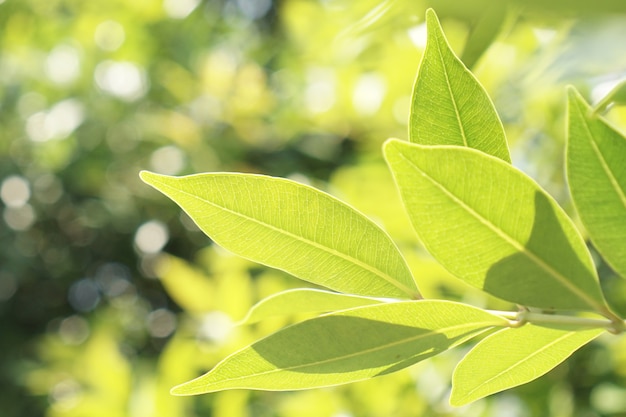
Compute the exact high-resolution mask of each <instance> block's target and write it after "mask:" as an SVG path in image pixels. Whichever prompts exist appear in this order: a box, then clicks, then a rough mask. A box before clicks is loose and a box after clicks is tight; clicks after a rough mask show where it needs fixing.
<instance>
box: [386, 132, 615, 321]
mask: <svg viewBox="0 0 626 417" xmlns="http://www.w3.org/2000/svg"><path fill="white" fill-rule="evenodd" d="M384 151H385V158H386V160H387V163H388V164H389V166H390V168H391V171H392V173H393V175H394V178H395V181H396V184H397V185H398V188H399V190H400V195H401V196H402V200H403V202H404V205H405V207H406V209H407V212H408V214H409V217H410V218H411V222H412V223H413V227H414V228H415V230H416V231H417V234H418V236H419V237H420V238H421V240H422V242H423V243H424V245H425V246H426V248H427V249H428V251H429V252H430V253H431V254H432V255H433V256H434V257H435V259H437V260H438V261H439V262H440V263H441V264H442V265H443V266H444V267H445V268H447V269H448V270H449V271H450V272H452V273H453V274H454V275H456V276H457V277H459V278H460V279H462V280H464V281H466V282H467V283H469V284H471V285H473V286H475V287H477V288H480V289H483V290H484V291H486V292H488V293H490V294H493V295H495V296H496V297H500V298H503V299H505V300H508V301H512V302H515V303H519V304H523V305H528V306H535V307H541V308H555V309H565V310H567V309H584V310H596V311H600V312H603V313H604V312H607V311H608V308H607V307H606V305H605V302H604V298H603V297H602V294H601V292H600V287H599V284H598V278H597V276H596V272H595V268H594V264H593V262H592V260H591V256H590V254H589V252H588V251H587V248H586V246H585V242H584V241H583V239H582V238H581V236H580V235H579V233H578V231H577V230H576V228H575V226H574V224H573V223H572V221H571V220H570V219H569V218H568V217H567V215H566V214H565V212H564V211H563V210H562V209H561V208H560V207H559V206H558V204H557V203H556V202H555V201H554V199H552V198H551V197H550V196H549V195H548V194H547V193H546V192H545V191H543V190H542V189H541V188H540V187H539V185H537V184H536V183H535V182H534V181H533V180H532V179H530V178H529V177H528V176H526V175H525V174H524V173H522V172H521V171H519V170H517V169H516V168H514V167H512V166H511V165H509V164H507V163H505V162H503V161H502V160H500V159H498V158H495V157H493V156H490V155H486V154H484V153H482V152H480V151H477V150H475V149H470V148H465V147H458V146H422V145H417V144H411V143H407V142H403V141H399V140H389V141H387V143H386V144H385V147H384Z"/></svg>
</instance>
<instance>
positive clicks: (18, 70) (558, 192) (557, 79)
mask: <svg viewBox="0 0 626 417" xmlns="http://www.w3.org/2000/svg"><path fill="white" fill-rule="evenodd" d="M427 7H434V8H435V10H436V11H437V12H438V14H439V15H440V18H441V19H442V24H443V26H444V30H445V31H446V34H447V35H448V37H449V40H450V43H451V44H452V46H453V48H454V49H455V50H456V51H457V52H458V53H459V55H461V56H462V58H463V60H464V61H465V62H466V64H467V65H468V66H470V67H471V68H472V70H473V71H474V72H475V73H476V75H477V76H478V78H479V79H480V80H481V82H482V83H483V84H484V85H485V87H486V88H487V90H488V91H489V93H490V95H491V96H492V97H493V99H494V102H495V105H496V107H497V109H498V111H499V113H500V115H501V117H502V119H503V121H504V124H505V129H506V132H507V135H508V140H509V143H510V146H511V148H512V153H513V159H514V163H515V164H516V165H517V166H518V167H521V168H522V169H523V170H525V171H526V172H527V173H529V174H530V175H531V176H533V177H534V178H536V179H537V180H538V181H539V182H540V183H541V184H542V185H544V186H545V187H546V188H547V189H548V190H549V191H550V193H552V194H553V195H554V196H555V197H556V198H557V199H558V200H559V201H560V202H561V203H562V204H563V206H564V207H565V208H566V209H567V210H569V211H570V213H571V204H570V202H569V199H568V196H567V192H566V188H565V187H564V183H563V163H562V160H563V140H564V134H565V133H564V129H565V123H564V114H565V93H564V86H565V85H567V84H574V85H576V86H577V87H578V88H579V89H580V90H581V91H583V93H584V94H585V95H586V97H587V98H588V99H589V100H590V101H592V102H596V101H598V100H600V99H601V98H602V97H603V96H604V95H605V94H606V93H607V92H608V91H609V90H610V89H611V88H612V87H613V86H615V85H616V84H617V83H619V82H620V81H621V80H623V79H624V78H626V3H624V2H623V1H617V0H615V1H612V0H596V1H593V2H586V1H585V2H583V1H578V0H576V1H574V0H571V1H550V0H544V1H522V0H519V1H514V0H509V1H501V2H492V1H488V0H468V1H464V2H458V1H453V0H431V1H425V0H422V1H409V0H364V1H359V2H354V1H349V0H317V1H316V0H133V1H122V0H106V1H104V0H90V1H80V0H0V211H1V217H0V387H2V388H1V389H0V415H2V416H3V417H24V416H28V417H30V416H33V417H37V416H48V417H97V416H106V417H118V416H119V417H151V416H154V417H156V416H163V417H177V416H186V417H193V416H198V417H201V416H216V417H244V416H245V417H257V416H258V417H270V416H272V417H273V416H277V417H279V416H280V417H307V416H311V417H325V416H328V417H361V416H363V417H370V416H371V417H383V416H394V417H396V416H398V417H401V416H420V415H429V416H467V415H471V416H498V417H502V416H544V415H545V416H548V415H550V416H563V417H565V416H581V417H582V416H584V417H593V416H626V341H625V340H624V338H614V337H607V338H603V339H600V340H599V341H598V342H594V343H593V344H592V345H590V346H587V347H585V348H584V349H582V350H581V351H579V352H578V353H576V354H575V355H574V357H573V358H572V359H571V360H570V361H568V362H567V363H566V364H563V365H561V366H559V367H558V368H557V369H555V370H554V371H553V372H551V373H550V374H548V375H547V376H545V377H543V378H541V379H539V380H538V381H535V382H533V383H531V384H528V385H526V386H523V387H519V388H516V389H513V390H510V391H508V392H506V393H502V394H499V395H495V396H493V397H490V398H488V399H485V400H481V401H479V402H477V403H474V404H472V405H469V406H466V407H463V408H452V407H450V406H449V405H448V398H447V395H448V392H449V388H450V375H451V372H452V369H453V367H454V365H455V364H456V362H457V361H458V360H459V358H460V357H461V356H462V354H463V352H464V348H460V349H457V350H455V351H452V352H448V353H446V354H444V355H441V356H439V357H436V358H434V359H431V360H429V361H427V362H424V363H420V364H417V365H415V366H413V367H412V368H410V369H408V370H405V371H402V372H399V373H396V374H393V375H388V376H385V377H381V378H378V379H374V380H371V381H366V382H361V383H355V384H352V385H348V386H344V387H336V388H328V389H317V390H311V391H302V392H286V393H279V392H248V391H229V392H223V393H218V394H212V395H205V396H199V397H189V398H176V397H172V396H170V395H169V389H170V388H171V387H172V386H173V385H176V384H178V383H181V382H184V381H185V380H188V379H191V378H193V377H195V376H197V375H199V374H200V373H202V372H204V371H207V370H208V369H210V368H211V367H212V366H214V365H215V363H217V361H219V360H220V359H222V358H224V357H225V356H226V355H228V354H229V353H232V352H233V351H234V350H236V349H238V348H240V347H243V346H244V345H246V344H248V343H250V342H251V341H253V340H255V339H257V338H259V337H261V336H263V335H266V334H268V333H270V332H272V331H275V330H276V329H278V328H280V327H282V326H284V325H286V324H288V323H290V322H292V321H293V320H297V319H300V318H293V317H284V318H276V319H271V320H267V321H264V322H262V323H258V324H256V325H252V326H247V327H246V326H234V324H235V323H236V322H237V321H238V320H240V319H241V318H242V317H243V316H244V315H245V313H246V311H247V310H248V308H249V307H250V306H251V305H252V304H253V303H255V302H256V301H258V300H259V299H261V298H263V297H265V296H268V295H271V294H274V293H276V292H278V291H281V290H284V289H288V288H293V287H298V286H306V285H307V284H306V283H303V282H299V281H298V280H296V279H295V278H292V277H290V276H287V275H285V274H283V273H281V272H278V271H273V270H269V269H266V268H263V267H261V266H259V265H256V264H253V263H250V262H248V261H245V260H242V259H240V258H238V257H236V256H233V255H231V254H229V253H227V252H225V251H224V250H222V249H220V248H218V247H216V246H215V245H213V244H212V243H211V241H210V240H209V239H208V238H207V237H205V236H204V235H203V234H202V233H200V232H199V231H198V230H197V228H196V227H195V226H194V224H193V222H191V221H190V219H188V218H187V217H185V215H184V214H182V213H181V211H180V210H179V209H178V208H177V207H176V206H175V205H174V204H173V203H172V202H170V201H169V200H167V199H166V198H165V197H163V196H161V195H159V194H158V193H156V192H155V191H153V190H152V189H150V188H149V187H147V186H145V185H143V184H142V183H141V182H140V181H139V178H138V172H139V171H140V170H142V169H149V170H153V171H156V172H160V173H163V174H171V175H183V174H191V173H197V172H206V171H242V172H257V173H264V174H270V175H276V176H281V177H288V178H292V179H295V180H298V181H302V182H306V183H309V184H312V185H314V186H316V187H319V188H320V189H323V190H326V191H328V192H330V193H332V194H334V195H336V196H338V197H340V198H342V199H344V200H345V201H348V202H350V203H351V204H353V205H354V206H356V207H357V208H359V209H360V210H361V211H363V212H365V213H366V214H368V215H369V216H371V217H372V218H373V219H375V220H376V221H377V222H379V223H380V224H382V225H383V226H384V227H385V228H386V229H387V230H388V231H389V232H390V234H391V235H392V237H393V238H394V239H395V240H396V241H397V242H398V244H399V246H400V247H401V249H402V251H403V252H404V253H405V254H406V256H407V258H408V259H409V261H410V264H411V267H412V269H413V271H414V273H415V275H416V276H417V277H418V280H419V284H420V287H421V289H422V291H423V293H424V294H425V295H427V296H429V297H439V298H447V299H452V300H462V301H465V302H468V303H472V304H475V305H478V306H486V307H492V308H508V307H510V306H508V305H506V304H505V303H502V302H500V301H497V300H494V299H490V298H487V297H485V296H484V295H483V294H480V293H479V292H477V291H474V290H471V289H469V288H468V287H466V286H464V285H463V284H461V283H459V282H458V281H456V280H455V279H454V278H452V277H450V276H448V275H447V274H446V272H445V271H443V270H442V269H441V268H440V267H438V266H437V264H436V263H435V262H433V261H432V260H431V259H430V258H429V257H428V255H427V254H426V253H425V252H424V251H423V250H422V249H421V248H420V246H419V243H418V241H417V239H416V238H415V236H414V235H413V233H412V232H411V229H410V226H409V224H408V222H407V219H406V217H405V215H404V213H403V211H402V208H401V206H400V204H399V200H398V198H397V196H396V193H395V190H394V188H393V184H392V183H391V179H390V176H389V174H388V173H387V170H386V168H385V165H384V163H383V162H382V158H381V155H380V145H381V144H382V142H383V141H384V140H385V139H386V138H388V137H398V138H406V135H407V133H406V132H407V116H408V107H409V100H410V93H411V88H412V84H413V80H414V77H415V74H416V70H417V68H418V65H419V61H420V58H421V55H422V52H423V50H424V46H425V34H426V33H425V25H424V22H423V19H424V12H425V10H426V8H427ZM606 116H607V117H608V118H610V119H611V120H612V121H613V122H614V123H615V124H616V126H618V127H620V126H621V127H622V129H624V128H626V113H625V110H624V108H622V107H620V106H614V107H613V108H611V109H610V110H609V111H608V113H607V114H606ZM625 163H626V161H625ZM572 215H574V216H575V213H572ZM597 260H598V266H599V269H600V273H601V277H602V285H603V286H604V288H605V289H606V291H607V294H608V296H609V298H610V299H611V302H612V303H613V304H614V306H615V308H616V309H617V310H619V311H621V312H622V313H624V312H626V288H625V286H624V283H623V280H621V279H620V278H617V277H616V276H615V275H614V274H613V273H612V271H611V270H610V269H609V268H608V267H606V265H604V264H603V263H602V260H601V259H599V258H598V259H597ZM465 349H466V348H465ZM502 354H506V353H505V352H503V353H502Z"/></svg>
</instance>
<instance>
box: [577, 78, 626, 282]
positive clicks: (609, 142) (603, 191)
mask: <svg viewBox="0 0 626 417" xmlns="http://www.w3.org/2000/svg"><path fill="white" fill-rule="evenodd" d="M567 178H568V182H569V187H570V190H571V194H572V199H573V200H574V204H575V206H576V209H577V211H578V214H579V215H580V219H581V220H582V222H583V224H584V225H585V228H586V229H587V232H588V233H589V236H590V237H591V240H592V241H593V243H594V245H595V247H596V248H597V249H598V251H599V252H600V253H601V254H602V256H603V257H604V259H605V260H606V261H607V262H608V264H609V265H611V267H613V269H615V271H616V272H617V273H618V274H620V275H621V276H623V277H625V278H626V138H624V136H623V135H622V134H620V133H619V132H618V131H616V130H615V129H614V128H613V127H611V126H610V125H609V124H608V123H607V122H606V121H605V120H603V119H602V118H601V117H600V116H596V115H593V114H592V113H591V109H590V107H589V106H588V105H587V103H586V102H585V100H584V99H583V98H582V97H581V96H580V94H578V93H577V92H576V91H575V90H574V89H573V88H572V89H570V90H569V129H568V144H567Z"/></svg>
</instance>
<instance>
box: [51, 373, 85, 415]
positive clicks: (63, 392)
mask: <svg viewBox="0 0 626 417" xmlns="http://www.w3.org/2000/svg"><path fill="white" fill-rule="evenodd" d="M49 397H50V402H51V403H52V408H53V409H54V410H56V412H62V413H63V414H65V412H67V411H69V410H71V409H73V408H75V407H76V406H77V405H78V403H79V402H80V399H81V387H80V385H78V383H77V382H76V381H75V380H73V379H64V380H63V381H61V382H59V383H57V384H55V385H54V386H53V387H52V389H50V394H49Z"/></svg>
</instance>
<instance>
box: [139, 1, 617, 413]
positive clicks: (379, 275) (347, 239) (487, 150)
mask: <svg viewBox="0 0 626 417" xmlns="http://www.w3.org/2000/svg"><path fill="white" fill-rule="evenodd" d="M427 24H428V43H427V48H426V51H425V54H424V57H423V61H422V64H421V66H420V70H419V74H418V77H417V81H416V84H415V88H414V91H413V97H412V107H411V115H410V123H409V124H410V131H409V139H410V142H405V141H400V140H396V139H390V140H388V141H387V142H386V143H385V145H384V148H383V150H384V155H385V159H386V161H387V164H388V166H389V168H390V170H391V172H392V173H393V176H394V179H395V182H396V184H397V187H398V190H399V192H400V195H401V197H402V200H403V203H404V206H405V208H406V211H407V213H408V215H409V217H410V219H411V221H412V224H413V226H414V228H415V230H416V232H417V234H418V236H419V237H420V239H421V241H422V242H423V244H424V246H425V247H426V248H427V250H428V251H429V252H430V253H431V254H432V256H433V257H434V258H435V259H437V260H438V261H439V262H440V263H441V264H442V265H443V266H444V267H445V268H447V269H448V270H449V271H450V272H452V273H453V274H454V275H455V276H457V277H458V278H459V279H461V280H463V281H465V282H467V283H469V284H471V285H472V286H474V287H476V288H479V289H481V290H483V291H485V292H487V293H489V294H491V295H494V296H496V297H499V298H501V299H504V300H507V301H510V302H513V303H517V304H518V305H520V310H519V311H517V312H494V311H486V310H483V309H479V308H477V307H474V306H470V305H467V304H462V303H457V302H452V301H446V300H424V299H421V296H420V294H419V291H418V288H417V284H416V282H415V279H414V277H413V275H412V273H411V271H410V270H409V268H408V266H407V264H406V262H405V260H404V258H403V256H402V255H401V253H400V252H399V250H398V249H397V247H396V246H395V245H394V243H393V242H392V240H391V239H390V237H389V236H388V235H387V234H386V233H385V232H384V231H383V230H382V229H381V228H379V227H378V226H377V225H376V224H374V223H373V222H372V221H370V220H369V219H367V218H366V217H365V216H363V215H362V214H360V213H359V212H357V211H356V210H354V209H353V208H351V207H350V206H348V205H346V204H344V203H342V202H341V201H339V200H337V199H335V198H334V197H331V196H329V195H328V194H325V193H323V192H321V191H318V190H316V189H314V188H311V187H308V186H305V185H302V184H299V183H296V182H293V181H290V180H285V179H280V178H272V177H266V176H260V175H251V174H237V173H211V174H201V175H192V176H187V177H168V176H163V175H158V174H154V173H149V172H142V174H141V177H142V179H143V180H144V181H145V182H146V183H148V184H150V185H152V186H153V187H155V188H156V189H158V190H160V191H161V192H163V193H164V194H165V195H167V196H168V197H170V198H171V199H172V200H174V201H175V202H176V203H177V204H179V205H180V206H181V207H182V208H183V209H184V210H185V211H186V212H187V214H188V215H189V216H190V217H192V218H193V219H194V221H195V222H196V223H197V224H198V226H199V227H200V228H201V229H202V230H203V231H204V232H205V233H206V234H207V235H208V236H210V237H211V238H212V239H213V240H214V241H215V242H217V243H218V244H219V245H221V246H223V247H225V248H227V249H229V250H230V251H232V252H234V253H236V254H238V255H240V256H243V257H246V258H248V259H251V260H253V261H256V262H259V263H262V264H265V265H268V266H271V267H274V268H278V269H281V270H284V271H286V272H288V273H290V274H292V275H294V276H296V277H298V278H301V279H303V280H307V281H309V282H312V283H314V284H317V285H320V286H323V287H326V288H328V289H330V290H333V291H325V290H311V289H301V290H291V291H288V292H284V293H280V294H277V295H275V296H273V297H271V298H269V299H266V300H265V301H262V302H261V303H260V304H258V305H257V306H256V307H255V308H253V310H252V311H251V312H250V314H249V315H248V317H247V319H246V321H247V322H252V321H256V320H261V319H263V318H265V317H267V316H269V315H274V314H286V313H290V312H304V311H307V312H318V313H320V315H319V316H318V317H315V318H313V319H309V320H306V321H303V322H300V323H297V324H295V325H292V326H289V327H286V328H284V329H282V330H279V331H278V332H276V333H274V334H273V335H270V336H268V337H267V338H264V339H262V340H260V341H258V342H256V343H254V344H252V345H250V346H249V347H246V348H244V349H242V350H241V351H239V352H236V353H234V354H233V355H231V356H230V357H228V358H226V359H225V360H224V361H222V362H221V363H220V364H218V365H217V366H216V367H215V368H214V369H212V370H211V371H210V372H208V373H207V374H205V375H203V376H201V377H199V378H197V379H195V380H193V381H190V382H187V383H184V384H182V385H180V386H178V387H175V388H174V389H173V390H172V392H173V393H174V394H179V395H192V394H200V393H207V392H213V391H219V390H224V389H231V388H246V389H264V390H294V389H305V388H314V387H323V386H330V385H337V384H343V383H348V382H352V381H358V380H362V379H366V378H371V377H374V376H379V375H384V374H388V373H390V372H393V371H397V370H399V369H402V368H405V367H407V366H410V365H412V364H414V363H416V362H418V361H421V360H424V359H426V358H429V357H432V356H433V355H436V354H438V353H440V352H443V351H445V350H447V349H450V348H452V347H454V346H457V345H459V344H460V343H463V342H465V341H467V340H469V339H472V338H474V337H476V336H479V335H487V334H488V336H487V337H485V338H483V339H482V340H481V341H479V342H478V343H477V344H476V346H475V347H474V348H473V349H472V350H471V351H470V352H469V353H468V354H467V355H466V356H465V358H464V359H463V360H462V361H461V362H460V363H459V364H458V366H457V368H456V371H455V373H454V376H453V390H452V396H451V403H452V404H454V405H462V404H466V403H469V402H472V401H474V400H476V399H479V398H482V397H484V396H486V395H489V394H492V393H495V392H498V391H502V390H504V389H507V388H510V387H513V386H516V385H520V384H523V383H526V382H528V381H531V380H533V379H535V378H537V377H539V376H541V375H543V374H545V373H547V372H548V371H550V370H551V369H552V368H554V367H555V366H556V365H558V364H559V363H561V362H562V361H564V360H565V359H566V358H567V357H569V356H570V355H571V354H572V353H573V352H574V351H575V350H577V349H578V348H579V347H581V346H583V345H584V344H586V343H588V342H590V341H591V340H593V339H595V338H596V337H598V336H599V335H600V334H602V333H604V332H607V331H609V332H613V333H619V332H622V331H623V330H624V321H623V319H622V318H620V317H619V316H617V315H616V314H615V313H614V312H613V311H612V310H611V309H610V307H609V306H608V305H607V303H606V301H605V299H604V297H603V294H602V291H601V288H600V286H599V283H598V277H597V274H596V270H595V267H594V263H593V261H592V257H591V255H590V253H589V251H588V249H587V247H586V245H585V241H584V240H583V238H582V237H581V234H580V233H579V232H578V230H577V229H576V227H575V225H574V223H573V221H572V220H571V219H570V218H569V217H568V216H567V215H566V214H565V212H564V211H563V209H561V208H560V207H559V205H558V204H557V203H556V202H555V200H554V199H553V198H552V197H551V196H550V195H548V193H547V192H545V191H544V190H543V189H542V188H541V187H540V186H539V185H537V184H536V183H535V182H534V181H533V180H532V179H531V178H529V177H528V176H527V175H526V174H524V173H523V172H521V171H520V170H518V169H516V168H515V167H513V166H512V165H511V163H510V156H509V151H508V147H507V143H506V138H505V135H504V130H503V128H502V124H501V122H500V120H499V118H498V115H497V114H496V112H495V109H494V107H493V105H492V103H491V101H490V99H489V98H488V96H487V95H486V93H485V91H484V89H483V88H482V86H481V85H480V84H479V83H478V81H477V80H476V79H475V78H474V76H473V75H472V74H471V73H470V72H469V71H468V70H467V68H466V67H465V66H464V65H463V63H462V62H461V61H460V60H459V59H458V58H457V57H456V56H455V55H454V53H453V52H452V50H451V49H450V47H449V45H448V43H447V41H446V39H445V37H444V35H443V32H442V30H441V27H440V25H439V22H438V20H437V18H436V16H435V13H434V12H433V11H429V12H428V13H427ZM568 113H569V129H568V152H567V173H568V181H569V185H570V190H571V193H572V196H573V199H574V202H575V205H576V208H577V209H578V213H579V215H580V217H581V220H582V222H583V223H584V225H585V227H586V229H587V230H588V232H589V235H590V237H591V239H592V241H593V243H594V245H595V246H596V247H597V248H598V250H599V252H600V253H601V254H602V255H603V257H604V258H605V259H606V261H607V262H608V263H609V264H610V265H611V266H612V267H613V268H614V269H615V271H617V272H618V273H619V274H620V275H622V276H626V264H625V262H626V256H625V255H626V254H625V251H626V249H625V247H624V245H623V242H624V238H625V237H626V195H625V190H626V166H624V165H623V164H622V163H620V161H623V160H624V158H625V157H626V139H624V137H623V136H621V135H620V134H619V133H618V132H617V131H615V130H614V129H613V128H611V127H610V126H609V124H608V123H607V122H606V121H604V120H603V119H602V118H601V117H599V116H598V115H597V114H595V113H594V111H593V110H592V109H591V108H590V107H589V106H588V105H587V103H586V102H585V101H584V99H583V98H582V97H581V96H580V95H579V94H578V93H577V92H576V91H575V90H573V89H570V91H569V111H568ZM535 309H538V311H540V312H536V310H535ZM322 313H325V314H322ZM547 313H549V314H547Z"/></svg>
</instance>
